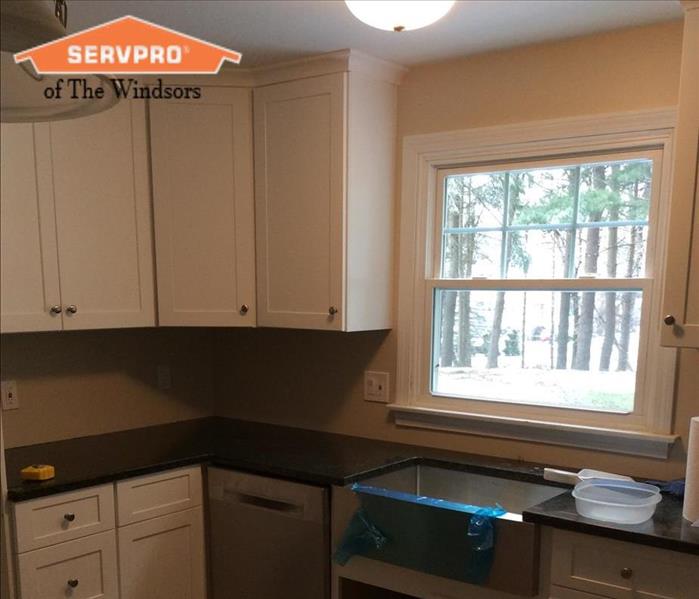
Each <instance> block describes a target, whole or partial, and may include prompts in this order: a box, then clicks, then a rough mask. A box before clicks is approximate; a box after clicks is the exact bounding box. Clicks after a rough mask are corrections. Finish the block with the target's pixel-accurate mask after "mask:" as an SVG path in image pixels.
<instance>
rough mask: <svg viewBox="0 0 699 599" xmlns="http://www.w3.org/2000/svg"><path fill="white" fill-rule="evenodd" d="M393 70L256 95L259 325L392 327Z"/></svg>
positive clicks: (277, 86) (296, 83)
mask: <svg viewBox="0 0 699 599" xmlns="http://www.w3.org/2000/svg"><path fill="white" fill-rule="evenodd" d="M396 83H397V80H396V72H393V73H391V76H389V77H381V76H377V74H376V72H375V71H374V72H364V71H360V70H357V71H354V70H352V68H351V67H350V68H349V70H346V71H344V72H334V73H330V74H324V75H320V76H314V77H307V78H304V79H298V80H292V81H282V82H280V83H273V84H270V85H264V86H261V87H258V88H256V89H255V91H254V133H255V207H256V241H257V298H258V302H257V322H258V325H260V326H267V327H289V328H303V329H322V330H336V331H361V330H375V329H387V328H390V327H391V324H392V315H391V293H392V285H391V280H392V270H393V256H392V247H393V230H392V222H393V202H394V189H393V183H392V182H393V179H394V153H395V144H396V123H395V121H396V111H395V106H396Z"/></svg>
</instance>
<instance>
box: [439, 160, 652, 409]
mask: <svg viewBox="0 0 699 599" xmlns="http://www.w3.org/2000/svg"><path fill="white" fill-rule="evenodd" d="M654 160H657V154H655V153H653V152H645V153H641V154H639V155H634V156H625V157H623V158H622V157H619V156H615V157H596V158H595V159H594V161H592V160H591V159H590V158H587V157H586V158H584V159H583V161H574V160H571V159H568V160H567V163H564V164H552V163H551V161H547V162H544V163H539V164H531V165H527V166H523V165H500V166H498V167H497V168H496V167H491V168H488V169H484V168H483V167H480V168H479V167H475V168H471V169H467V168H462V169H445V170H443V171H440V173H439V177H438V185H439V190H438V192H439V195H440V196H441V197H442V201H441V203H440V206H439V209H440V212H441V214H440V215H439V216H440V218H439V219H438V222H440V224H441V227H440V232H439V235H440V238H441V244H439V245H436V247H437V253H438V256H437V259H438V260H439V270H438V273H439V276H438V278H439V279H444V280H449V281H452V282H455V281H459V283H458V286H457V287H449V288H445V287H442V286H440V283H439V282H435V287H434V294H435V298H434V305H435V311H434V317H433V323H432V330H433V331H434V334H433V339H434V342H433V343H434V347H433V369H432V384H431V391H432V393H434V394H440V395H446V396H453V397H465V398H474V399H485V400H491V401H509V402H513V403H522V404H533V405H549V406H556V407H559V408H578V409H587V410H600V411H608V412H618V413H629V412H632V411H633V407H634V397H635V389H636V375H637V373H638V354H639V347H640V333H641V324H642V322H641V320H642V319H641V311H642V310H641V308H642V304H643V295H644V288H645V287H646V286H647V281H646V279H645V278H644V275H645V271H646V268H645V266H646V265H645V261H646V257H647V253H646V246H647V241H648V232H649V220H648V217H649V212H650V205H651V202H652V200H653V163H654ZM620 279H623V286H620ZM474 280H476V281H479V285H478V286H474V285H473V281H474ZM581 280H583V281H585V286H586V288H581V287H580V281H581ZM483 281H487V283H486V284H485V285H486V286H484V283H483ZM593 281H594V286H593V285H592V282H593Z"/></svg>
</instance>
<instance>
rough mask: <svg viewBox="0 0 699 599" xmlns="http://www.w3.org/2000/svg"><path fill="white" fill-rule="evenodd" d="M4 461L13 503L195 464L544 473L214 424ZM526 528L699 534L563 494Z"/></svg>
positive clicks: (686, 546)
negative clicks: (595, 508)
mask: <svg viewBox="0 0 699 599" xmlns="http://www.w3.org/2000/svg"><path fill="white" fill-rule="evenodd" d="M5 459H6V464H7V477H8V498H9V499H10V500H12V501H25V500H28V499H34V498H37V497H42V496H46V495H51V494H54V493H61V492H64V491H69V490H74V489H79V488H83V487H87V486H92V485H96V484H101V483H107V482H113V481H116V480H120V479H124V478H128V477H131V476H138V475H141V474H148V473H151V472H157V471H159V470H163V469H166V468H175V467H179V466H186V465H189V464H197V463H208V464H212V465H215V466H221V467H229V468H235V469H237V470H244V471H248V472H253V473H258V474H264V475H267V476H273V477H279V478H288V479H293V480H297V481H301V482H305V483H310V484H316V485H342V486H344V485H346V484H349V483H352V482H355V481H358V480H361V479H363V478H366V477H367V476H370V475H376V474H379V473H381V472H386V471H389V470H392V469H396V468H398V467H401V466H403V465H406V464H409V463H428V464H435V465H436V464H439V465H444V466H448V467H450V468H457V469H464V470H469V471H472V472H481V473H485V474H493V475H497V476H502V477H506V478H514V479H517V480H525V481H530V482H543V481H542V476H543V466H542V465H540V464H533V463H529V462H521V461H511V460H506V459H501V458H493V457H487V456H481V455H474V454H464V453H458V452H452V451H444V450H437V449H431V448H426V447H418V446H413V445H405V444H399V443H390V442H386V441H377V440H372V439H366V438H363V437H352V436H347V435H338V434H333V433H324V432H317V431H310V430H304V429H298V428H291V427H284V426H275V425H270V424H262V423H255V422H247V421H241V420H233V419H228V418H218V417H215V418H203V419H199V420H190V421H185V422H178V423H173V424H164V425H159V426H151V427H146V428H140V429H133V430H128V431H122V432H117V433H108V434H102V435H94V436H90V437H81V438H78V439H69V440H66V441H57V442H53V443H44V444H40V445H29V446H25V447H15V448H11V449H7V450H6V451H5ZM34 463H49V464H53V465H54V466H55V468H56V477H55V478H53V479H52V480H49V481H44V482H27V481H22V479H21V478H20V475H19V471H20V469H21V468H22V467H24V466H26V465H28V464H34ZM524 520H525V521H528V522H536V523H540V524H546V525H550V526H556V527H560V528H568V529H572V530H577V531H579V532H585V533H590V534H596V535H602V536H608V537H613V538H618V539H622V540H626V541H632V542H639V543H643V544H648V545H655V546H659V547H665V548H668V549H675V550H679V551H685V552H690V553H699V530H697V529H693V528H691V527H690V526H689V525H688V523H686V522H685V521H683V519H682V505H681V502H679V501H677V500H674V499H672V498H667V497H666V498H664V499H663V501H662V502H661V504H660V505H659V506H658V510H657V511H656V515H655V516H654V518H653V519H652V520H650V521H649V522H646V523H645V524H642V525H639V526H621V525H615V524H607V523H602V522H595V521H592V520H586V519H585V518H582V517H580V516H578V514H577V512H576V511H575V503H574V500H573V498H572V497H571V495H570V493H569V492H565V491H564V492H563V494H562V495H561V496H559V497H555V498H553V499H551V500H549V501H546V502H544V503H542V504H539V505H537V506H534V507H532V508H530V509H529V510H527V511H526V512H525V513H524Z"/></svg>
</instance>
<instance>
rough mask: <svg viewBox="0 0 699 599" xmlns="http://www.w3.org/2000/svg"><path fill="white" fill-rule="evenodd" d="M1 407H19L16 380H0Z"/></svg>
mask: <svg viewBox="0 0 699 599" xmlns="http://www.w3.org/2000/svg"><path fill="white" fill-rule="evenodd" d="M1 387H2V391H1V392H2V409H3V410H17V409H19V395H17V381H2V385H1Z"/></svg>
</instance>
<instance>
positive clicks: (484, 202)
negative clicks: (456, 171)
mask: <svg viewBox="0 0 699 599" xmlns="http://www.w3.org/2000/svg"><path fill="white" fill-rule="evenodd" d="M503 185H504V175H503V174H501V173H476V174H473V175H456V176H450V177H447V178H446V180H445V186H446V190H445V194H444V204H445V205H444V218H443V221H444V224H443V226H444V228H445V229H448V228H454V227H501V226H502V225H503V222H502V197H503Z"/></svg>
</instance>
